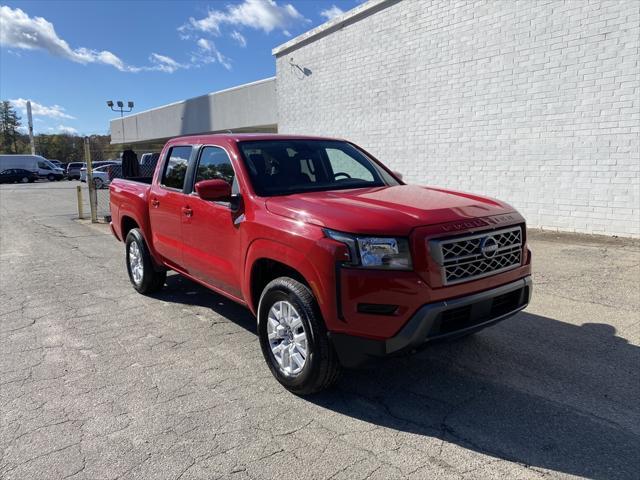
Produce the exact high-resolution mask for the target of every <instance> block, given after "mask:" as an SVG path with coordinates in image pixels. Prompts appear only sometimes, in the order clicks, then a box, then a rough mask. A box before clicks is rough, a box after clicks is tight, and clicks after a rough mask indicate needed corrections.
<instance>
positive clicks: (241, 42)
mask: <svg viewBox="0 0 640 480" xmlns="http://www.w3.org/2000/svg"><path fill="white" fill-rule="evenodd" d="M231 38H233V39H234V40H235V41H236V42H238V45H240V46H241V47H242V48H244V47H246V46H247V39H246V38H244V35H242V34H241V33H240V32H239V31H237V30H234V31H233V32H231Z"/></svg>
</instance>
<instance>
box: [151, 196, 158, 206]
mask: <svg viewBox="0 0 640 480" xmlns="http://www.w3.org/2000/svg"><path fill="white" fill-rule="evenodd" d="M151 206H152V207H153V208H158V207H159V206H160V200H158V199H157V198H152V199H151Z"/></svg>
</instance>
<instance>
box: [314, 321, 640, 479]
mask: <svg viewBox="0 0 640 480" xmlns="http://www.w3.org/2000/svg"><path fill="white" fill-rule="evenodd" d="M639 366H640V348H638V347H637V346H634V345H631V344H629V343H628V342H627V341H626V340H625V339H623V338H620V337H617V336H616V335H615V329H614V328H613V327H611V326H610V325H606V324H595V323H591V324H585V325H582V326H576V325H572V324H568V323H564V322H561V321H558V320H554V319H551V318H546V317H541V316H538V315H533V314H528V313H521V314H519V315H517V316H516V317H514V318H512V319H509V320H506V321H505V322H504V323H502V324H499V325H496V326H495V327H493V328H490V329H487V330H485V331H483V332H480V333H479V334H477V335H476V336H474V337H470V338H467V339H464V340H460V341H457V342H451V343H444V344H439V345H433V346H431V347H429V348H427V349H426V350H424V351H423V352H421V353H420V354H418V355H414V356H410V357H405V358H399V359H392V360H390V361H387V362H385V363H381V364H380V365H379V366H378V367H377V368H376V369H372V370H369V371H365V372H362V371H351V372H347V373H346V375H345V376H344V378H343V381H342V382H341V384H340V387H339V391H336V392H327V393H323V394H320V395H319V396H318V397H316V398H315V399H313V400H312V401H314V402H315V403H316V404H318V405H320V406H322V407H324V408H327V409H329V410H332V411H335V412H339V413H341V414H343V415H348V416H350V417H354V418H357V419H360V420H362V421H366V422H369V423H371V424H374V425H379V426H382V427H386V428H391V429H395V430H399V431H403V432H409V433H412V434H418V435H425V436H430V437H433V438H437V439H440V440H441V441H442V442H440V443H439V445H438V446H437V447H436V448H435V449H434V450H433V451H429V452H428V455H429V456H433V457H437V456H438V455H439V454H440V453H442V451H443V450H446V448H447V445H448V444H451V443H453V444H456V445H459V446H461V447H463V448H465V449H468V450H472V451H475V452H480V453H482V454H485V455H489V456H492V457H495V458H499V459H504V460H508V461H512V462H517V463H520V464H522V465H524V466H526V467H528V468H534V469H535V468H536V467H538V468H544V469H549V470H554V471H557V472H562V473H566V474H572V475H579V476H584V477H588V478H596V479H613V478H625V479H626V478H629V479H631V478H638V477H637V475H638V471H640V436H639V435H638V432H640V412H639V410H640V408H639V400H640V382H639V381H638V367H639ZM484 474H485V475H490V474H491V471H490V470H489V471H485V472H484ZM480 476H482V475H481V474H480Z"/></svg>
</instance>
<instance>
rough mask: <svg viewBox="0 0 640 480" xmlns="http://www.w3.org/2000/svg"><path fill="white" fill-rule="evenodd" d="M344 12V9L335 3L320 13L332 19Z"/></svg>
mask: <svg viewBox="0 0 640 480" xmlns="http://www.w3.org/2000/svg"><path fill="white" fill-rule="evenodd" d="M343 13H344V11H342V10H341V9H339V8H338V7H336V6H335V5H331V7H329V8H327V9H325V10H322V11H321V12H320V15H322V16H323V17H324V18H326V19H327V20H332V19H334V18H336V17H338V16H340V15H342V14H343Z"/></svg>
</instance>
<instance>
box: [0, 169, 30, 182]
mask: <svg viewBox="0 0 640 480" xmlns="http://www.w3.org/2000/svg"><path fill="white" fill-rule="evenodd" d="M36 180H38V174H36V173H34V172H31V171H29V170H25V169H23V168H9V169H7V170H3V171H2V172H0V183H33V182H35V181H36Z"/></svg>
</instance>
